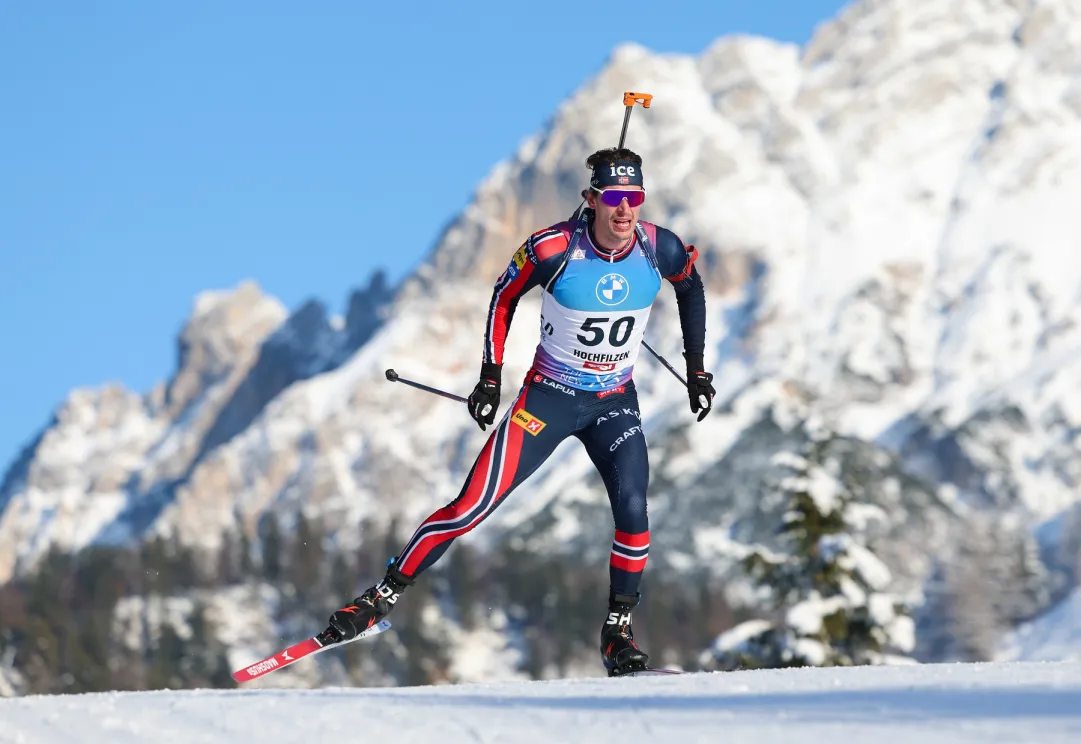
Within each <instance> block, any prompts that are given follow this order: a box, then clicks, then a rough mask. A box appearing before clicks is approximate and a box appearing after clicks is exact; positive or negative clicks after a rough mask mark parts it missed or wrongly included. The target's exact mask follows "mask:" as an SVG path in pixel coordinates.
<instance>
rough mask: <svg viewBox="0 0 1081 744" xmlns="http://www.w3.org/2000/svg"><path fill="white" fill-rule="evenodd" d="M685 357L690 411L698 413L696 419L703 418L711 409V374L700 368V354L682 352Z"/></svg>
mask: <svg viewBox="0 0 1081 744" xmlns="http://www.w3.org/2000/svg"><path fill="white" fill-rule="evenodd" d="M683 356H684V357H686V359H687V397H688V398H690V401H691V413H697V414H698V420H699V421H701V420H702V419H704V418H705V417H706V416H707V415H708V414H709V412H710V411H712V410H713V396H715V395H716V394H717V391H716V390H714V389H713V384H712V383H713V375H712V374H711V373H709V372H706V371H704V370H703V369H702V367H703V366H704V365H703V363H702V355H701V354H687V353H684V354H683Z"/></svg>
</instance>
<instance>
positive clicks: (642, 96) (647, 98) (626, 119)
mask: <svg viewBox="0 0 1081 744" xmlns="http://www.w3.org/2000/svg"><path fill="white" fill-rule="evenodd" d="M636 103H640V104H642V108H649V105H650V104H651V103H653V96H652V94H650V93H634V92H633V91H627V92H626V93H624V94H623V105H624V106H626V107H627V111H626V112H625V113H624V114H623V131H621V132H620V133H619V148H620V149H622V148H623V143H624V142H625V141H626V139H627V125H628V124H630V123H631V112H632V111H634V104H636ZM642 345H643V346H645V347H646V349H647V350H648V351H649V353H650V354H652V355H653V356H655V357H657V361H659V362H660V363H661V364H663V365H664V367H665V369H667V370H668V371H669V372H671V373H672V374H674V375H675V376H676V379H677V380H679V381H680V382H682V383H683V387H687V381H686V380H684V379H683V375H681V374H680V373H679V372H676V368H675V367H673V366H672V365H671V364H669V363H668V360H667V359H665V358H664V357H662V356H661V355H660V354H658V353H657V352H656V350H654V348H653V347H652V346H650V345H649V344H647V343H646V342H645V341H643V342H642Z"/></svg>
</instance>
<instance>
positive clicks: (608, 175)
mask: <svg viewBox="0 0 1081 744" xmlns="http://www.w3.org/2000/svg"><path fill="white" fill-rule="evenodd" d="M589 185H590V186H592V187H593V188H595V189H604V188H607V187H609V186H645V184H643V183H642V166H641V165H638V164H637V163H632V162H630V161H629V160H613V161H609V162H607V163H601V164H600V165H598V166H597V167H596V168H594V169H593V178H591V179H590V180H589Z"/></svg>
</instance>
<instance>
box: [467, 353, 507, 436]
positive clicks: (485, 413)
mask: <svg viewBox="0 0 1081 744" xmlns="http://www.w3.org/2000/svg"><path fill="white" fill-rule="evenodd" d="M502 372H503V365H502V364H492V363H490V362H485V363H484V364H482V365H480V381H478V382H477V386H476V387H475V388H473V392H472V393H470V394H469V415H470V416H472V417H473V420H474V421H476V422H477V424H479V425H480V430H481V431H484V425H485V424H494V423H495V409H497V408H499V383H500V377H501V375H502Z"/></svg>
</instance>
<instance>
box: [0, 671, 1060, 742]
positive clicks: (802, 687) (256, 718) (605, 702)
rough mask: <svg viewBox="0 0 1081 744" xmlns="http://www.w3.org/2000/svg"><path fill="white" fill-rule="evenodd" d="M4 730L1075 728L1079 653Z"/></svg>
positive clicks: (199, 711) (370, 699) (971, 734)
mask: <svg viewBox="0 0 1081 744" xmlns="http://www.w3.org/2000/svg"><path fill="white" fill-rule="evenodd" d="M0 721H2V722H3V723H2V725H0V744H46V743H47V742H55V741H77V742H80V744H129V743H131V742H145V741H154V742H156V744H172V743H173V742H184V743H185V744H187V743H188V742H233V741H238V740H253V739H254V740H258V741H259V742H261V744H279V743H282V744H284V743H285V742H299V741H304V742H312V743H313V744H314V743H315V742H340V741H346V740H355V739H358V737H359V738H361V739H363V740H365V741H393V742H395V744H411V743H413V742H433V741H439V742H441V744H459V743H463V744H482V743H485V742H512V741H513V742H517V743H519V744H530V742H544V744H550V743H551V742H554V741H558V742H599V741H626V742H638V741H652V742H657V741H664V742H668V741H673V742H680V744H691V743H692V742H710V744H713V743H714V742H718V741H724V742H726V744H743V743H747V744H751V743H753V744H802V743H803V742H807V743H812V742H813V743H815V744H817V743H818V742H821V741H832V742H867V741H874V742H875V743H876V744H895V743H896V744H910V743H911V742H913V741H919V742H921V744H933V743H934V742H950V743H951V744H956V743H957V742H974V743H975V742H978V743H979V744H1001V743H1005V742H1037V741H1038V742H1040V743H1041V744H1052V743H1054V742H1074V741H1077V740H1078V737H1079V736H1081V664H1079V663H1073V662H1070V663H1012V664H956V665H926V666H905V667H861V668H844V669H790V670H780V671H756V672H729V673H720V672H718V673H713V674H708V673H703V674H687V675H682V676H678V677H650V678H639V679H620V680H609V679H588V680H584V679H581V680H560V681H548V682H526V683H522V682H510V683H499V684H485V685H456V686H443V687H413V688H400V689H378V690H373V689H367V690H361V689H343V688H330V689H323V690H310V691H309V690H253V691H240V692H237V691H232V690H228V691H221V690H217V691H210V690H196V691H185V692H174V691H161V692H138V693H97V694H88V695H72V696H54V697H45V696H42V697H26V698H15V699H8V700H0Z"/></svg>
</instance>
